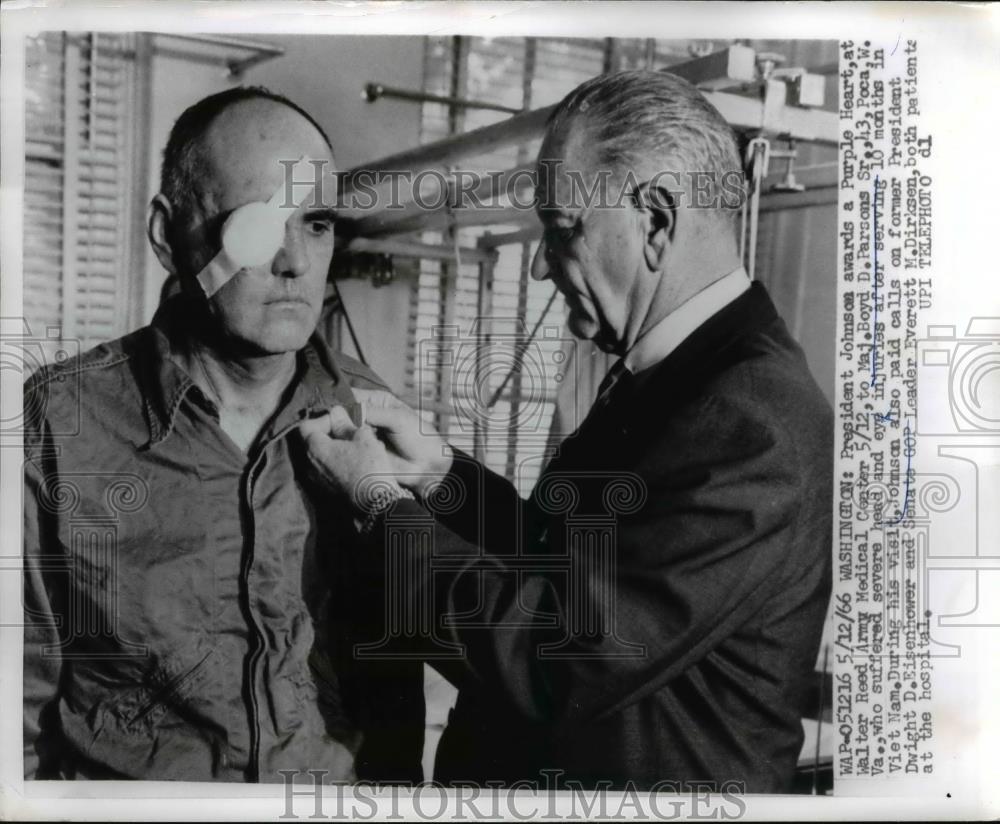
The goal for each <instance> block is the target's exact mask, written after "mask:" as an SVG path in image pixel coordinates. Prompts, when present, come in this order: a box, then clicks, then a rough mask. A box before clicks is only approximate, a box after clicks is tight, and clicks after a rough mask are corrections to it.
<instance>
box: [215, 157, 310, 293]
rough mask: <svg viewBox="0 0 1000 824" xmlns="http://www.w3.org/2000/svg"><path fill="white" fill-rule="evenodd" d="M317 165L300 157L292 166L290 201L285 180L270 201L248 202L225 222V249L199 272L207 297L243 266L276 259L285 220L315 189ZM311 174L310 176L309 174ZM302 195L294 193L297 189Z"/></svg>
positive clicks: (223, 234)
mask: <svg viewBox="0 0 1000 824" xmlns="http://www.w3.org/2000/svg"><path fill="white" fill-rule="evenodd" d="M315 170H316V167H315V166H314V165H313V164H312V163H311V162H310V160H309V158H306V157H301V158H299V160H298V161H297V162H296V163H295V165H294V166H293V167H292V170H291V175H292V184H293V185H292V186H291V187H290V188H291V191H292V194H293V196H292V198H291V201H292V202H291V203H286V202H285V189H286V186H285V184H284V183H282V184H281V185H280V186H278V188H277V189H276V190H275V192H274V194H273V195H271V198H270V199H269V200H268V201H267V202H264V201H255V202H253V203H245V204H244V205H242V206H240V207H239V208H238V209H234V210H233V212H232V214H230V215H229V217H228V218H226V222H225V223H224V224H223V225H222V248H221V249H220V250H219V253H218V254H217V255H216V256H215V257H214V258H212V259H211V260H210V261H209V262H208V264H206V266H205V268H204V269H202V270H201V271H200V272H199V273H198V283H200V284H201V288H202V289H203V290H204V292H205V295H206V297H212V295H214V294H215V293H216V292H218V291H219V290H220V289H221V288H222V287H223V286H225V285H226V283H228V282H229V280H230V279H231V278H232V277H233V276H234V275H236V274H237V273H238V272H239V271H240V270H241V269H249V268H252V267H254V266H263V265H264V264H265V263H268V262H269V261H271V260H273V259H274V256H275V255H276V254H278V250H279V249H281V244H282V243H284V242H285V223H286V222H287V221H288V218H289V217H291V216H292V214H293V213H294V212H295V211H296V210H297V209H298V208H299V206H301V205H302V203H304V202H305V199H306V198H307V197H309V196H310V195H312V194H313V193H314V192H315V189H316V180H315ZM307 176H308V177H307ZM296 191H298V193H299V194H300V195H301V196H295V192H296Z"/></svg>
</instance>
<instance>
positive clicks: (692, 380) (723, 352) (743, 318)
mask: <svg viewBox="0 0 1000 824" xmlns="http://www.w3.org/2000/svg"><path fill="white" fill-rule="evenodd" d="M777 318H778V312H777V310H776V309H775V308H774V304H773V303H772V302H771V298H770V296H769V295H768V293H767V290H766V289H765V288H764V286H763V284H761V283H760V282H759V281H754V282H753V283H751V284H750V288H749V289H747V290H746V291H744V292H743V293H742V294H741V295H740V296H739V297H737V298H736V299H735V300H733V301H731V302H730V303H728V304H727V305H726V306H724V307H723V308H722V309H720V310H719V311H718V312H716V313H715V314H714V315H712V316H711V317H709V318H708V319H707V320H706V321H705V322H704V323H702V324H701V325H700V326H699V327H698V328H697V329H695V330H694V331H693V332H692V333H691V334H690V335H688V336H687V337H686V338H685V339H684V340H683V341H681V343H680V344H679V345H678V346H677V347H676V348H675V349H674V350H673V351H672V352H671V353H670V354H669V355H667V357H665V358H664V359H663V360H661V361H660V362H659V363H656V364H654V365H653V366H650V367H649V368H648V369H645V370H643V371H641V372H638V373H637V374H636V375H635V385H636V387H640V386H643V385H645V384H646V383H647V382H648V383H656V384H657V385H660V386H663V385H664V382H663V381H664V380H665V379H666V378H667V377H668V376H669V377H670V380H671V385H672V387H674V388H678V387H697V386H700V385H702V384H704V383H706V382H707V381H708V380H710V379H711V378H712V377H713V376H714V375H715V374H716V373H718V372H719V371H720V370H721V369H723V368H724V367H725V365H726V363H727V362H728V359H729V357H731V356H732V351H733V345H734V344H736V343H737V342H739V341H740V340H741V339H744V338H746V337H747V336H749V335H753V334H755V333H757V332H759V331H760V330H762V329H763V328H765V327H766V326H768V325H770V324H771V323H773V322H774V321H775V320H776V319H777Z"/></svg>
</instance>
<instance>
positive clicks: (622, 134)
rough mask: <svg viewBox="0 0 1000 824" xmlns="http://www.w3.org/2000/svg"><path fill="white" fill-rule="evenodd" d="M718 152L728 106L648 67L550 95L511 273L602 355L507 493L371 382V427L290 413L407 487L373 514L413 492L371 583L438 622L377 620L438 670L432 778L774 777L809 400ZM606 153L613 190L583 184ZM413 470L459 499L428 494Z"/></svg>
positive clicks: (809, 539) (766, 783)
mask: <svg viewBox="0 0 1000 824" xmlns="http://www.w3.org/2000/svg"><path fill="white" fill-rule="evenodd" d="M740 167H741V164H740V161H739V154H738V151H737V147H736V141H735V137H734V134H733V132H732V130H731V129H730V127H729V126H728V125H727V124H726V122H725V121H724V120H723V118H722V117H721V116H720V115H719V113H718V112H717V111H716V110H715V109H714V108H712V106H711V105H709V104H708V103H707V101H706V100H705V99H704V98H703V97H702V96H701V95H700V94H699V93H698V92H697V90H695V89H694V88H693V87H692V86H690V85H689V84H687V83H686V82H685V81H683V80H680V79H678V78H676V77H672V76H670V75H668V74H659V73H651V72H626V73H622V74H614V75H603V76H601V77H597V78H595V79H593V80H591V81H589V82H587V83H585V84H583V85H582V86H580V87H579V88H578V89H576V90H575V91H573V92H572V93H571V94H570V95H569V96H568V97H566V98H565V99H564V100H563V101H562V102H561V103H560V104H559V105H558V106H557V108H556V110H555V112H554V113H553V115H552V117H551V119H550V121H549V124H548V127H547V131H546V135H545V138H544V141H543V144H542V147H541V150H540V160H539V175H540V179H539V186H538V189H537V194H536V198H537V201H538V212H539V216H540V218H541V221H542V223H543V224H544V236H543V240H542V243H541V245H540V249H539V254H538V256H537V257H536V260H535V263H534V265H533V275H534V276H535V277H538V278H551V279H552V280H553V281H554V283H555V285H556V287H558V289H559V290H560V291H561V292H562V293H563V294H564V295H565V297H566V302H567V305H568V309H569V326H570V329H571V331H572V332H573V333H574V334H575V335H576V336H578V337H580V338H583V339H589V340H593V341H594V342H595V343H596V344H597V345H598V346H599V347H601V348H602V349H603V350H605V351H608V352H612V353H615V354H617V355H619V356H620V358H621V359H620V361H619V362H618V363H617V364H616V365H615V366H614V367H613V368H612V370H611V372H610V373H609V376H608V378H607V379H606V381H605V384H604V386H603V387H602V390H601V392H600V393H599V396H598V399H597V401H596V402H595V404H594V407H593V408H592V409H591V411H590V413H589V414H588V416H587V417H586V419H585V420H584V421H583V423H582V424H581V426H580V427H579V429H578V430H577V431H576V432H575V433H574V434H573V435H572V436H570V437H569V438H568V439H567V440H566V441H565V442H564V443H563V445H562V447H561V450H560V452H559V454H558V455H557V456H556V457H555V459H554V460H553V461H552V462H551V464H550V465H549V466H548V467H547V468H546V470H545V471H544V473H543V474H542V476H541V478H540V479H539V482H538V484H537V486H536V488H535V490H534V491H533V493H532V495H531V498H530V499H529V500H528V501H526V502H525V501H521V500H520V499H519V498H518V496H517V495H516V493H515V491H514V489H513V487H512V486H511V485H510V484H509V483H508V482H507V481H506V480H505V479H503V478H500V477H499V476H497V475H495V474H493V473H491V472H489V471H487V470H485V469H484V468H483V467H482V466H480V465H478V464H475V463H474V462H472V461H471V460H469V459H468V458H467V457H466V456H463V455H461V454H459V453H454V452H451V451H450V450H448V449H444V450H442V448H441V444H440V442H436V441H435V440H434V439H433V438H428V437H427V436H426V435H421V434H420V428H419V426H418V425H417V421H416V417H415V416H414V415H413V413H412V412H411V411H410V410H408V409H406V408H405V407H403V406H402V405H401V404H399V403H398V402H396V401H394V400H393V399H391V398H390V397H388V396H386V395H384V394H378V393H375V394H368V395H367V405H368V423H369V424H370V426H371V427H372V428H374V429H375V430H380V431H381V440H377V439H376V438H375V436H374V435H373V433H372V432H371V431H370V428H369V426H368V425H366V426H364V427H362V428H361V429H358V430H354V429H353V427H352V426H351V425H350V424H349V423H348V422H347V421H346V418H344V417H343V416H341V417H336V418H335V419H334V420H333V421H332V422H331V423H330V424H329V428H330V429H332V430H333V431H332V432H329V431H324V429H325V428H326V427H325V425H324V423H323V422H320V421H317V422H313V423H311V424H310V425H308V426H307V428H306V430H305V435H306V439H307V443H308V446H309V450H310V454H311V455H312V458H313V461H314V463H315V465H316V466H317V467H319V468H320V470H321V471H322V472H323V473H324V474H325V475H326V476H327V477H328V478H329V479H330V480H331V481H332V482H333V483H334V484H335V485H336V486H338V487H339V488H341V489H350V488H352V485H353V484H356V483H358V482H360V481H362V480H363V479H362V477H361V473H360V471H359V469H358V467H361V466H364V467H367V469H368V471H369V472H371V473H391V472H395V473H398V476H399V479H400V482H401V483H402V484H404V485H407V486H410V487H411V488H412V489H413V491H414V493H415V494H416V499H417V500H416V501H411V500H398V501H394V502H393V505H392V506H391V507H390V506H388V504H389V502H390V500H392V499H393V498H395V497H396V496H394V495H389V494H387V496H386V506H385V508H384V512H383V514H381V515H377V516H376V517H377V518H380V519H382V520H384V524H383V525H381V526H378V525H377V526H376V528H384V529H388V530H397V531H398V530H399V529H400V528H402V527H403V525H405V523H406V520H407V519H410V521H411V522H413V523H417V522H419V520H420V518H422V517H423V518H425V519H426V518H427V517H428V516H427V514H426V512H427V511H428V510H429V511H430V513H431V514H432V515H433V519H434V531H433V540H432V542H430V543H424V544H421V542H420V541H418V540H413V541H410V542H409V545H408V546H406V548H405V550H404V552H405V553H406V555H407V557H408V563H409V570H410V572H409V574H408V575H406V576H403V577H400V576H399V574H398V573H397V572H393V571H390V573H389V574H388V577H389V578H390V579H392V580H390V581H388V582H387V584H388V585H390V586H391V587H402V588H403V589H404V590H405V591H406V592H408V593H409V595H410V596H411V597H418V596H423V597H425V598H426V599H427V600H428V602H430V601H432V602H433V605H434V608H435V610H436V612H435V614H436V615H437V616H438V617H439V618H440V619H441V620H440V622H439V623H438V624H436V626H435V631H434V635H435V637H434V638H431V639H428V638H426V637H425V638H423V639H416V640H415V639H414V638H412V637H410V638H403V637H400V638H399V639H398V644H397V646H398V647H399V648H400V649H401V650H404V651H408V652H410V653H412V652H414V651H418V650H419V649H421V648H423V649H424V651H425V654H427V656H428V659H429V660H430V659H431V658H432V657H433V658H434V659H436V660H432V663H434V664H435V666H438V667H439V668H440V669H441V670H442V671H443V672H444V673H445V674H446V675H447V676H448V677H449V678H451V679H452V680H453V681H454V682H455V683H456V684H457V685H458V687H459V690H460V691H459V697H458V703H457V705H456V707H455V709H454V710H453V711H452V715H451V720H450V723H449V726H448V729H447V730H446V732H445V735H444V738H443V739H442V742H441V745H440V749H439V754H438V763H437V774H436V777H437V778H439V779H442V780H447V781H453V782H458V781H465V780H468V781H476V782H484V781H487V780H499V781H506V782H511V781H515V780H522V779H536V780H541V779H540V776H542V775H544V772H543V771H547V770H550V771H555V772H554V773H552V772H550V773H549V774H548V777H549V779H550V781H551V779H552V776H553V775H558V776H559V777H560V779H561V780H574V781H580V782H581V783H583V784H585V785H589V786H601V785H602V782H610V785H609V784H606V783H605V784H604V786H614V787H628V786H633V787H637V788H647V789H649V788H656V787H658V786H659V787H661V788H662V787H674V788H676V787H677V786H678V785H681V784H684V783H688V784H690V783H692V782H708V786H714V787H715V788H716V789H719V788H721V787H722V786H723V785H725V784H726V782H730V781H735V782H741V784H742V786H743V787H744V788H745V790H746V791H747V792H782V791H787V790H788V789H789V788H790V784H791V781H792V777H793V772H794V768H795V764H796V759H797V756H798V753H799V750H800V747H801V744H802V730H801V723H800V716H801V703H802V693H803V686H804V684H805V682H806V679H807V678H808V677H809V675H810V673H811V671H812V669H813V667H814V664H815V660H816V653H817V648H818V645H819V642H820V636H821V630H822V624H823V620H824V614H825V610H826V606H827V601H828V597H829V590H830V566H831V560H830V541H831V506H832V504H831V477H832V435H833V431H832V417H831V412H830V409H829V407H828V404H827V403H826V401H825V400H824V398H823V396H822V394H821V392H820V390H819V388H818V387H817V386H816V384H815V382H814V381H813V378H812V377H811V375H810V373H809V369H808V367H807V365H806V362H805V359H804V357H803V354H802V350H801V349H800V348H799V346H798V345H797V344H796V343H795V341H793V340H792V338H791V337H790V335H789V333H788V330H787V329H786V327H785V324H784V323H783V322H782V320H781V319H780V318H779V317H778V315H777V313H776V311H775V308H774V305H773V304H772V302H771V300H770V298H769V297H768V295H767V292H766V291H765V289H764V288H763V287H762V286H761V285H760V284H759V283H751V282H750V281H749V279H748V277H747V275H746V273H745V272H744V270H743V268H742V267H741V265H740V258H739V254H738V209H737V207H738V205H739V203H738V200H737V199H734V198H733V195H734V194H735V193H736V192H737V191H738V187H737V186H734V185H733V184H734V182H740V181H742V176H741V168H740ZM602 175H603V176H604V180H605V181H606V182H608V183H609V184H612V185H611V189H610V191H611V193H612V196H611V197H608V198H604V202H603V203H602V202H590V203H587V202H581V200H580V197H579V196H580V195H581V194H582V193H584V194H585V193H586V192H587V191H592V186H593V184H594V183H595V182H599V181H600V180H601V177H602ZM581 183H582V184H583V185H582V186H581V185H579V184H581ZM616 195H617V196H616ZM597 200H598V201H600V200H601V198H600V197H598V198H597ZM331 434H332V435H333V436H334V437H332V438H331V437H329V435H331ZM383 444H385V445H386V447H387V449H385V447H383ZM348 458H350V461H347V459H348ZM348 464H349V465H350V467H352V469H351V470H350V471H349V470H347V469H345V468H344V467H345V466H347V465H348ZM435 483H439V484H442V485H443V486H439V487H437V488H438V489H442V488H446V489H447V488H451V489H458V490H464V492H465V494H466V499H465V500H466V503H465V505H461V506H455V504H454V502H451V503H450V504H449V505H448V506H435V496H434V493H433V491H431V490H432V489H433V488H434V484H435ZM388 543H389V545H390V546H391V545H392V543H393V542H391V541H390V542H388ZM397 545H400V544H398V542H397ZM420 556H424V557H420ZM371 563H372V573H371V579H370V581H371V582H374V583H373V586H375V588H376V589H377V588H378V586H379V585H380V584H381V582H382V580H383V578H385V577H386V573H385V566H384V564H383V561H382V557H381V556H380V555H378V554H373V555H372V556H371ZM421 569H423V570H424V572H420V570H421ZM379 603H382V602H381V601H379ZM469 616H472V618H471V619H470V618H469ZM372 620H373V624H377V623H378V621H377V616H375V617H373V619H372ZM404 634H405V633H404ZM393 643H396V641H395V640H394V639H393V638H392V637H391V634H390V636H386V639H385V643H384V645H383V649H389V648H390V647H391V646H392V645H393ZM448 644H453V645H457V648H459V649H461V656H460V657H457V658H455V659H454V660H453V659H449V658H448V657H447V655H446V652H447V650H448V649H449V647H448V646H447V645H448ZM432 652H434V653H436V654H435V655H433V656H432V654H431V653H432ZM663 782H666V783H663ZM540 786H544V784H540Z"/></svg>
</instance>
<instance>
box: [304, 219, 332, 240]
mask: <svg viewBox="0 0 1000 824" xmlns="http://www.w3.org/2000/svg"><path fill="white" fill-rule="evenodd" d="M306 229H307V230H308V231H309V233H310V234H312V235H315V236H316V237H322V236H323V235H325V234H328V233H329V232H332V231H333V221H330V220H310V221H308V222H307V223H306Z"/></svg>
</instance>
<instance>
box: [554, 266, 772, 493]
mask: <svg viewBox="0 0 1000 824" xmlns="http://www.w3.org/2000/svg"><path fill="white" fill-rule="evenodd" d="M777 317H778V314H777V311H776V310H775V308H774V304H773V303H772V302H771V298H770V297H769V296H768V294H767V290H766V289H765V288H764V287H763V285H762V284H760V283H759V282H754V283H752V284H751V286H750V289H749V290H747V291H746V292H744V293H743V294H742V295H740V297H738V298H736V300H734V301H732V303H730V304H729V305H727V306H725V307H723V308H722V309H721V310H719V311H718V312H716V313H715V314H714V315H713V316H712V317H710V318H709V319H708V320H707V321H705V323H703V324H702V325H701V326H699V327H698V328H697V329H696V330H695V331H694V332H692V333H691V334H690V335H689V336H688V337H687V338H685V339H684V340H683V341H682V342H681V344H680V345H679V346H678V347H677V348H676V349H674V351H673V352H671V353H670V354H669V355H668V356H667V357H666V358H664V359H663V360H662V361H660V362H659V363H657V364H656V365H654V366H652V367H650V368H649V369H646V370H644V371H643V372H640V373H638V374H637V375H635V376H634V378H633V379H632V380H631V382H630V385H629V386H628V387H627V388H625V391H621V392H616V393H615V394H614V396H613V397H612V398H611V399H610V400H609V402H608V403H607V404H605V405H604V406H603V407H601V408H599V409H595V410H593V414H588V415H587V417H586V418H585V419H584V421H583V423H582V424H581V425H580V427H579V429H577V431H576V432H574V433H573V434H572V435H570V436H569V437H567V438H566V439H565V440H564V441H563V443H562V445H561V446H560V449H559V453H558V454H557V456H556V457H555V458H554V459H553V460H552V462H551V463H550V464H549V466H548V467H547V468H546V470H545V473H543V474H548V473H549V472H565V471H580V470H583V469H589V468H594V467H595V466H603V465H605V464H608V463H609V462H610V464H615V465H617V466H619V467H625V466H627V465H628V464H629V463H630V462H629V460H628V447H627V446H626V443H627V442H628V441H629V436H630V435H631V434H633V432H634V430H638V429H641V428H643V427H644V426H649V425H655V424H656V421H657V420H663V419H664V418H665V417H667V416H669V415H670V413H671V410H672V409H674V408H676V407H677V406H678V405H680V404H681V403H683V402H684V401H686V400H688V399H690V398H691V397H693V396H696V395H697V394H699V393H700V392H701V391H702V388H703V387H704V386H705V385H706V384H707V383H709V382H710V381H711V380H712V379H713V378H714V377H715V376H716V375H717V374H719V372H721V371H722V370H724V369H725V368H726V367H727V365H728V364H729V363H731V362H732V361H733V360H734V359H738V358H739V357H740V353H741V351H742V349H741V348H740V347H739V346H738V344H739V342H740V341H742V340H745V339H746V338H747V337H749V336H751V335H753V334H755V333H758V332H760V331H761V330H762V329H763V328H765V327H766V326H768V325H769V324H771V323H773V322H774V320H776V319H777Z"/></svg>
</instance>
